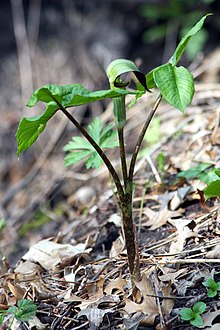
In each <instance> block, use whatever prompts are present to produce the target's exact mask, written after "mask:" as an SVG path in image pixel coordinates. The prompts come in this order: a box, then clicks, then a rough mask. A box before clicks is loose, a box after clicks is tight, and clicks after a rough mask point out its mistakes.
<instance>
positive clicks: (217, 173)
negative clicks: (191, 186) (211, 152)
mask: <svg viewBox="0 0 220 330" xmlns="http://www.w3.org/2000/svg"><path fill="white" fill-rule="evenodd" d="M177 176H178V177H184V178H186V180H191V179H199V180H200V181H202V182H204V183H206V184H207V186H206V188H205V189H204V194H205V196H206V199H208V198H211V197H217V196H220V169H219V168H214V167H213V165H212V164H209V163H200V164H199V165H198V166H195V167H191V168H190V169H188V170H186V171H181V172H179V173H178V175H177Z"/></svg>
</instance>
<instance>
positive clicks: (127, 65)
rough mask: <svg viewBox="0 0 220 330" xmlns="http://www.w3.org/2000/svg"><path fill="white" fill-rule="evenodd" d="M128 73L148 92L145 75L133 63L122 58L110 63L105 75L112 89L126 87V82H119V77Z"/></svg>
mask: <svg viewBox="0 0 220 330" xmlns="http://www.w3.org/2000/svg"><path fill="white" fill-rule="evenodd" d="M128 72H133V73H134V74H135V76H136V78H137V79H138V80H139V82H140V83H141V84H142V85H143V86H144V88H145V89H146V90H148V88H147V85H146V78H145V75H144V74H143V73H142V72H140V71H139V69H138V67H137V66H136V64H134V62H132V61H130V60H126V59H122V58H120V59H117V60H114V61H112V62H111V63H110V64H109V66H108V67H107V70H106V73H107V76H108V79H109V83H110V86H111V88H112V89H114V88H115V87H119V88H124V87H126V86H127V85H128V82H122V81H121V80H120V76H121V75H122V74H125V73H128Z"/></svg>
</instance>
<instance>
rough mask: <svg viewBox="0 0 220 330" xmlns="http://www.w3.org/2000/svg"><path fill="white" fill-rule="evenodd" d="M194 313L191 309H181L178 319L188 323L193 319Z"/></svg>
mask: <svg viewBox="0 0 220 330" xmlns="http://www.w3.org/2000/svg"><path fill="white" fill-rule="evenodd" d="M193 317H194V313H193V311H192V309H191V308H182V309H181V311H180V318H181V320H183V321H189V320H191V319H193Z"/></svg>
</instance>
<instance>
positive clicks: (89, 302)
mask: <svg viewBox="0 0 220 330" xmlns="http://www.w3.org/2000/svg"><path fill="white" fill-rule="evenodd" d="M119 302H120V298H119V296H117V295H115V294H111V295H105V296H104V295H103V296H102V297H100V298H97V299H96V297H91V298H89V299H84V300H83V301H82V302H81V303H80V304H79V305H77V307H78V308H80V309H81V310H85V309H87V308H93V307H99V304H101V303H105V305H106V304H110V306H112V304H113V303H114V304H118V303H119Z"/></svg>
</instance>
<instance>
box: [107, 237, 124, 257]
mask: <svg viewBox="0 0 220 330" xmlns="http://www.w3.org/2000/svg"><path fill="white" fill-rule="evenodd" d="M124 248H125V243H124V241H123V239H122V237H121V236H119V237H118V238H117V239H116V241H114V242H113V243H112V247H111V250H110V253H109V257H110V259H112V258H116V257H118V256H119V254H121V253H122V251H123V250H124Z"/></svg>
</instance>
